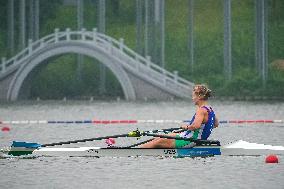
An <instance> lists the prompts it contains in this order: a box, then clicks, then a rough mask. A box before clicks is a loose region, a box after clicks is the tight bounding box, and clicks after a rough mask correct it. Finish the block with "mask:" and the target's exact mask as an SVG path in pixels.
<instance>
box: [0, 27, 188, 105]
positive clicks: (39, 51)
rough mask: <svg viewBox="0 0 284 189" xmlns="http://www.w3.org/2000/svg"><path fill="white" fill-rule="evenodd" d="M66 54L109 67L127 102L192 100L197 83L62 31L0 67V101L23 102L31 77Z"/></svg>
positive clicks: (98, 37)
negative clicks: (30, 75)
mask: <svg viewBox="0 0 284 189" xmlns="http://www.w3.org/2000/svg"><path fill="white" fill-rule="evenodd" d="M65 53H78V54H83V55H86V56H89V57H93V58H95V59H97V60H99V61H100V62H101V63H102V64H104V65H106V66H107V67H108V68H109V69H110V70H111V71H112V72H113V74H114V75H115V76H116V78H117V79H118V81H119V83H120V84H121V87H122V90H123V93H124V96H125V99H126V100H136V99H145V98H148V99H170V98H173V97H178V98H189V97H190V94H191V90H192V86H193V83H191V82H189V81H187V80H185V79H183V78H181V77H179V76H178V74H177V72H175V73H171V72H169V71H167V70H165V69H163V68H161V67H160V66H158V65H156V64H154V63H152V62H151V60H150V57H146V58H145V57H142V56H141V55H139V54H137V53H136V52H134V51H133V50H131V49H130V48H128V47H127V46H126V45H124V43H123V39H120V40H119V41H118V40H115V39H113V38H111V37H109V36H107V35H104V34H102V33H98V32H97V30H96V29H93V31H86V30H85V29H83V30H81V31H71V30H70V29H66V31H59V30H58V29H55V32H54V33H52V34H50V35H47V36H45V37H43V38H41V39H39V40H37V41H35V42H32V41H31V40H30V41H29V44H28V47H27V48H25V49H23V50H22V51H21V52H20V53H18V54H17V55H16V56H14V57H12V58H11V59H9V60H6V59H5V58H2V63H1V66H0V100H4V101H5V100H7V101H14V100H17V99H18V98H19V95H20V93H21V91H22V90H24V89H23V88H24V87H23V83H24V81H25V80H27V78H28V75H29V74H30V73H31V72H32V71H33V70H34V69H35V68H36V67H37V66H39V65H40V64H42V63H43V62H44V61H45V60H46V59H48V58H51V57H54V56H58V55H61V54H65Z"/></svg>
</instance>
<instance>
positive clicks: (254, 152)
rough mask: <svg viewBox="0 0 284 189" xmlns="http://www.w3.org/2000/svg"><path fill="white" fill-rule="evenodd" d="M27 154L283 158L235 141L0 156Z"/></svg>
mask: <svg viewBox="0 0 284 189" xmlns="http://www.w3.org/2000/svg"><path fill="white" fill-rule="evenodd" d="M22 154H30V155H32V156H67V157H130V156H134V157H135V156H164V157H207V156H215V155H231V156H260V155H268V154H276V155H284V147H283V146H272V145H264V144H257V143H250V142H246V141H243V140H239V141H236V142H233V143H230V144H227V145H224V146H221V145H220V143H218V142H212V143H205V144H198V145H196V146H193V147H187V148H167V149H162V148H158V149H157V148H155V149H149V148H120V147H108V148H101V147H75V148H74V147H73V148H67V147H64V148H57V147H40V148H38V149H31V148H22V147H9V148H7V149H2V150H1V156H2V157H4V156H7V155H22Z"/></svg>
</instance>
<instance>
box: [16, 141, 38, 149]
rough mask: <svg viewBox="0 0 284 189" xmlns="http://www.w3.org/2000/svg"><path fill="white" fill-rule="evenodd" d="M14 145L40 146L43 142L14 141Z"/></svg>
mask: <svg viewBox="0 0 284 189" xmlns="http://www.w3.org/2000/svg"><path fill="white" fill-rule="evenodd" d="M12 147H25V148H39V147H41V144H38V143H35V142H21V141H13V143H12Z"/></svg>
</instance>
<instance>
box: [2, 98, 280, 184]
mask: <svg viewBox="0 0 284 189" xmlns="http://www.w3.org/2000/svg"><path fill="white" fill-rule="evenodd" d="M211 105H212V106H213V107H214V109H215V111H216V112H217V115H218V117H219V119H220V120H232V119H242V120H246V119H247V120H248V119H251V120H255V119H282V120H283V119H284V102H282V103H276V102H225V103H224V102H221V101H213V102H212V103H211ZM194 110H195V108H194V107H193V105H192V103H191V102H158V103H153V102H151V103H130V102H82V101H69V102H68V101H67V102H22V103H17V104H12V105H8V104H2V105H0V119H1V120H85V119H108V120H115V119H117V120H120V119H165V120H166V119H178V120H184V119H189V118H191V116H192V114H193V113H194ZM0 127H1V126H0ZM9 127H10V128H11V130H10V132H0V136H1V138H0V148H1V147H4V146H9V145H10V144H11V141H12V140H23V141H34V142H39V143H49V142H59V141H65V140H74V139H82V138H92V137H95V136H104V135H112V134H117V133H127V132H129V131H132V130H135V129H136V128H139V129H141V130H151V129H158V128H171V127H176V125H175V124H164V125H161V124H135V125H130V124H125V125H105V126H102V125H64V124H62V125H43V124H42V125H34V124H33V125H32V124H26V125H24V124H22V125H10V126H9ZM283 136H284V125H283V124H254V125H253V124H249V125H246V124H242V125H236V124H235V125H224V124H222V125H220V127H219V128H217V129H215V130H214V132H213V134H212V135H211V139H219V140H220V141H221V142H222V143H223V144H225V143H228V142H230V141H234V140H239V139H242V140H246V141H249V142H258V143H266V144H272V145H284V137H283ZM116 142H117V143H118V145H126V144H131V143H134V142H137V140H136V139H128V140H126V139H117V141H116ZM79 145H80V146H83V145H85V146H90V145H99V146H104V145H105V144H104V143H103V141H102V142H99V141H96V142H88V143H86V144H85V143H81V144H79ZM279 159H280V163H278V164H265V163H264V160H265V156H260V157H226V156H216V157H210V158H195V159H192V158H181V159H180V158H177V159H176V158H157V157H138V158H134V157H133V158H131V157H130V158H84V157H80V158H74V157H73V158H71V157H69V158H66V157H56V158H55V157H48V158H47V157H40V158H35V159H23V158H21V159H19V158H10V159H0V171H1V174H0V188H1V189H2V188H104V189H106V188H137V189H138V188H164V189H167V188H279V189H283V188H284V157H283V156H279Z"/></svg>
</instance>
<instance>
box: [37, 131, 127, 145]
mask: <svg viewBox="0 0 284 189" xmlns="http://www.w3.org/2000/svg"><path fill="white" fill-rule="evenodd" d="M127 136H128V134H121V135H113V136H104V137H96V138H87V139H80V140H70V141H65V142H55V143H50V144H42V145H41V146H42V147H46V146H56V145H63V144H72V143H79V142H88V141H94V140H103V139H108V138H119V137H127Z"/></svg>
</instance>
